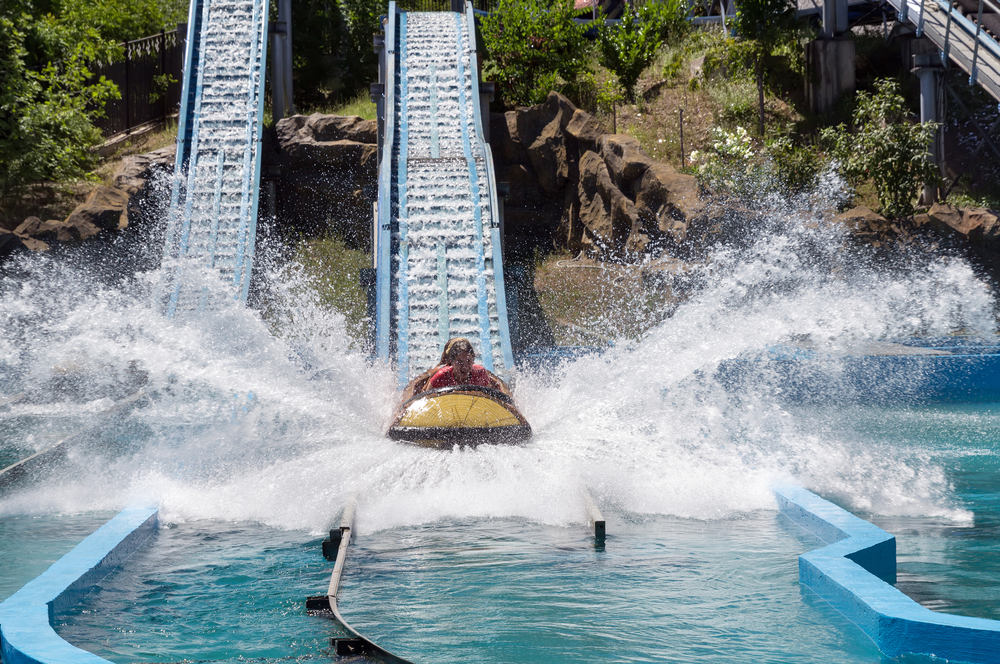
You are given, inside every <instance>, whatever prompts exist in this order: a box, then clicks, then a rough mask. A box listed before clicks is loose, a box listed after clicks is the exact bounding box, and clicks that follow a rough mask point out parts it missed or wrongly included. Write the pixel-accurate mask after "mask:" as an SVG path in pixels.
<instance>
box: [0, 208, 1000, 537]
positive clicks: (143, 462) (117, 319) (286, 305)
mask: <svg viewBox="0 0 1000 664" xmlns="http://www.w3.org/2000/svg"><path fill="white" fill-rule="evenodd" d="M17 268H18V269H17V270H9V272H10V274H12V275H13V274H14V273H17V275H18V276H17V277H15V276H8V277H6V278H5V279H4V281H3V283H2V291H3V297H4V302H5V306H4V307H3V310H2V314H0V330H2V335H0V380H2V385H0V389H2V391H3V393H4V394H14V393H17V392H27V393H28V394H29V398H28V399H27V400H26V401H24V402H21V403H20V404H16V405H14V406H11V407H10V412H9V413H8V414H7V415H5V416H4V417H6V418H8V420H9V421H13V420H12V419H11V418H20V419H19V420H17V421H18V422H19V423H20V424H19V425H14V426H15V428H16V427H17V426H20V427H21V430H22V433H23V435H20V438H19V440H20V441H21V442H20V443H18V444H19V445H20V446H22V447H25V448H27V449H28V451H32V450H33V449H35V448H38V447H41V446H43V445H44V444H46V443H47V442H48V441H50V440H51V437H49V438H46V437H45V434H44V426H42V425H41V424H39V423H40V422H43V421H45V420H46V419H47V418H48V419H51V418H52V416H54V415H60V416H62V417H70V418H72V417H76V418H78V420H79V423H80V424H81V425H82V424H84V423H85V422H86V421H87V420H86V418H87V416H88V415H87V414H88V413H93V412H95V411H97V410H100V409H101V408H102V407H106V406H108V405H110V403H111V402H112V398H111V396H110V390H111V387H112V385H113V384H114V383H115V382H116V381H121V380H122V377H123V376H127V375H128V374H129V371H130V370H135V368H136V367H141V371H143V372H146V373H147V374H148V384H147V388H146V389H147V391H148V392H149V393H150V395H151V396H152V402H153V403H152V404H151V405H150V406H149V407H147V408H144V409H141V410H138V411H135V412H134V413H133V414H132V415H131V416H130V418H129V419H128V420H127V422H126V423H124V424H122V425H119V426H118V427H112V428H111V431H109V434H108V435H109V436H111V437H112V438H113V440H111V441H110V444H109V445H108V446H105V448H102V449H100V450H97V449H95V450H94V451H93V452H91V453H88V455H82V454H81V455H78V456H77V457H74V458H72V459H71V460H70V461H69V463H70V464H71V466H70V469H69V472H64V473H63V474H62V475H60V478H61V479H60V482H59V484H58V486H53V485H51V484H49V485H45V486H39V487H37V488H32V489H26V490H23V491H21V492H19V493H15V494H13V495H11V496H8V497H6V498H4V499H3V500H2V501H0V513H7V514H11V513H48V512H76V511H83V510H102V509H114V508H118V507H120V506H122V505H124V504H126V503H128V502H130V501H132V500H136V499H144V500H152V501H156V502H158V503H159V504H160V505H161V508H162V510H163V513H164V516H165V517H166V518H167V519H168V520H178V521H183V520H186V519H196V518H212V519H223V520H253V521H258V522H261V523H264V524H269V525H273V526H279V527H284V528H299V529H308V530H310V531H312V532H320V531H321V530H323V529H324V528H325V527H327V526H328V525H329V523H330V519H331V516H332V515H334V514H335V513H336V511H337V509H338V508H339V506H340V505H341V504H342V503H343V501H344V499H345V497H346V496H347V495H348V493H350V492H357V493H358V496H359V499H360V503H361V506H362V508H361V510H360V514H361V518H360V522H359V528H360V529H361V531H362V532H365V531H369V532H370V531H374V530H378V529H383V528H389V527H393V526H399V525H413V524H418V523H426V522H429V521H433V520H436V519H439V518H442V517H457V518H463V517H524V518H528V519H532V520H537V521H539V522H542V523H547V524H566V523H571V522H575V521H578V520H579V518H580V515H579V513H578V510H579V507H578V502H577V490H578V488H579V487H580V486H581V485H587V486H589V487H590V488H591V489H592V490H593V491H595V492H596V493H597V494H598V495H600V496H601V499H602V500H603V501H605V502H606V503H607V504H609V505H613V506H614V507H615V508H616V509H620V510H623V511H626V512H634V513H653V514H665V515H676V516H684V517H693V518H699V519H714V518H725V517H728V516H732V515H734V514H739V513H743V512H748V511H753V510H759V509H771V508H773V506H774V502H773V498H772V495H771V492H770V489H771V488H773V487H774V486H776V485H778V484H784V483H789V482H798V483H802V484H804V485H805V486H807V487H812V488H815V489H817V490H820V491H824V492H827V493H828V494H830V495H833V496H837V497H840V498H843V499H844V500H845V501H846V502H847V503H848V504H849V505H850V506H854V507H857V508H860V509H865V510H868V511H871V512H875V513H886V514H927V515H945V516H948V517H949V518H954V519H963V518H968V513H967V512H966V511H965V510H963V509H961V506H960V505H959V504H958V503H957V502H956V501H955V499H954V498H953V497H952V494H951V491H950V486H949V481H948V479H947V476H946V474H945V473H944V471H943V470H942V468H941V467H940V465H939V464H937V463H936V462H935V460H934V459H933V458H932V456H929V455H928V454H927V453H926V452H925V451H921V450H913V449H907V448H906V447H905V446H899V447H895V448H892V447H891V446H890V447H889V448H887V447H886V444H885V443H879V444H878V445H874V446H873V445H872V444H871V441H870V440H869V439H867V438H866V436H865V434H864V432H863V431H859V430H857V428H856V427H854V426H852V425H851V423H850V421H849V418H848V419H846V420H845V418H844V417H843V416H842V412H841V411H838V412H841V414H840V415H837V414H835V413H833V412H831V411H825V410H823V409H819V408H814V409H803V408H796V407H790V406H783V405H779V404H776V403H774V402H773V401H772V400H769V399H767V398H766V395H765V394H760V395H758V394H754V393H738V394H733V393H731V392H727V391H726V390H725V389H724V388H723V387H722V386H721V385H720V384H719V383H718V382H717V381H716V379H715V377H714V375H715V371H716V369H717V368H718V367H719V364H720V363H721V362H723V361H725V360H727V359H732V358H735V357H738V356H741V355H743V354H747V353H758V352H760V351H761V350H762V349H764V348H766V347H768V346H769V345H773V344H778V343H783V342H787V341H788V340H789V339H795V338H810V339H812V340H814V341H816V342H818V343H821V344H825V345H827V346H830V347H836V346H837V345H838V344H843V343H846V342H849V341H852V340H858V339H871V338H884V337H888V338H892V337H900V336H907V335H912V334H929V335H942V334H947V333H950V332H952V331H954V330H956V329H963V330H965V331H967V332H972V333H975V334H983V335H987V334H992V333H993V331H994V320H993V314H992V307H993V301H992V295H991V293H990V292H989V290H988V289H987V288H986V286H985V285H984V284H983V283H982V282H980V281H979V280H978V279H977V278H976V276H975V274H974V272H973V270H972V268H971V267H970V266H969V265H968V264H967V263H965V262H964V261H962V260H959V259H957V258H948V259H937V260H930V259H926V260H922V259H920V258H919V257H914V258H910V259H909V260H908V261H907V262H906V263H905V264H903V263H900V262H897V263H896V264H895V265H892V266H890V267H885V266H880V265H879V264H878V263H877V261H876V260H875V259H874V257H873V255H872V254H871V253H870V252H869V251H867V250H865V249H862V248H858V247H851V246H850V245H849V244H848V242H847V241H846V238H845V237H844V236H843V235H842V233H841V231H839V230H838V229H837V228H836V227H835V226H833V225H831V224H829V223H826V222H824V220H823V219H822V218H821V217H820V216H817V215H811V214H808V213H802V212H790V211H788V210H781V211H772V212H770V213H768V214H767V215H761V217H760V218H759V219H758V220H757V221H756V222H754V223H752V224H748V225H747V226H746V227H745V228H743V229H741V232H740V237H739V238H738V242H733V243H731V245H729V246H721V247H719V248H717V249H716V251H715V252H714V253H713V254H712V256H711V260H710V261H708V262H706V263H705V264H704V265H703V266H702V267H701V268H700V269H701V270H702V273H703V274H702V283H703V287H702V288H701V289H700V290H699V291H698V292H697V293H696V294H695V295H694V296H692V297H691V298H690V299H689V300H688V301H686V302H684V303H682V304H681V305H680V307H679V308H678V309H677V311H676V313H674V315H673V316H672V317H671V318H669V319H667V320H665V321H664V322H663V323H661V324H660V325H659V326H658V327H656V328H655V329H654V330H652V332H651V333H649V334H648V335H647V337H646V338H645V339H643V340H642V341H640V342H638V343H634V344H629V345H624V346H618V347H616V348H613V349H611V350H609V351H607V352H606V353H605V354H603V355H601V356H595V357H590V358H584V359H581V360H579V361H577V362H575V363H574V364H572V365H569V366H565V367H563V368H562V369H561V370H560V371H559V373H558V375H557V376H555V377H553V376H551V375H532V374H522V375H520V376H518V377H517V398H518V401H519V403H520V404H521V406H522V409H523V411H524V413H525V415H526V416H527V417H528V419H529V421H531V422H532V425H533V428H534V431H535V436H534V438H533V439H532V441H531V442H529V443H528V444H527V445H524V446H522V447H484V448H480V449H478V450H475V451H469V450H460V451H453V452H448V453H445V452H439V451H428V450H424V449H418V448H413V447H408V446H405V445H401V444H397V443H393V442H390V441H388V440H386V439H385V438H383V430H384V428H385V426H386V425H387V422H388V419H389V417H390V415H391V411H392V408H393V405H394V400H395V393H394V389H393V382H394V381H393V379H392V375H391V373H390V372H389V371H388V370H387V369H386V368H384V367H381V366H370V365H368V364H367V363H366V361H365V358H363V357H362V356H361V354H360V353H358V352H357V351H355V350H353V349H352V347H351V344H350V342H349V340H348V337H347V334H346V329H345V325H344V320H343V318H342V317H341V316H340V315H338V314H335V313H331V312H328V311H324V310H322V309H321V308H319V307H317V306H316V305H315V303H314V302H312V301H311V299H310V297H309V291H308V289H307V288H304V286H305V285H307V284H305V283H304V278H303V277H302V276H301V274H299V273H296V272H295V271H294V270H289V269H287V268H285V269H283V270H282V271H281V275H282V276H281V278H278V270H277V268H275V270H274V271H273V272H272V274H271V277H272V279H271V280H270V282H269V284H270V285H269V289H270V291H269V301H270V305H271V314H270V316H269V321H270V322H269V323H265V322H264V321H263V320H262V319H261V317H260V315H259V314H258V313H257V312H256V311H253V310H248V309H242V308H239V307H236V306H233V307H230V308H227V309H224V310H221V311H218V312H215V313H212V314H206V316H205V317H203V318H202V319H200V320H197V321H172V320H166V319H164V318H163V317H162V316H161V315H160V314H159V313H158V312H157V311H155V310H153V309H152V308H151V307H150V306H148V304H147V303H148V302H149V301H150V296H149V294H150V291H151V284H152V283H153V282H154V281H155V279H156V275H155V274H148V275H144V274H140V275H138V276H137V277H136V278H135V279H132V280H121V281H119V282H117V283H115V284H114V285H108V284H107V283H105V282H104V281H102V280H100V279H98V278H96V277H95V276H94V275H93V274H91V273H90V272H88V270H87V269H81V268H78V267H77V268H74V267H70V266H68V265H66V264H61V263H59V262H58V261H55V260H52V259H48V258H45V257H40V258H36V257H31V258H25V259H21V261H20V263H19V264H18V266H17ZM296 275H298V276H296ZM56 285H58V286H56ZM54 367H55V368H56V373H58V372H59V371H63V372H64V373H75V374H78V376H77V381H78V383H79V384H78V385H77V386H76V391H75V393H74V394H75V395H76V403H72V404H68V403H67V402H66V401H65V399H64V398H62V397H65V389H64V388H65V385H64V383H65V381H63V384H60V383H59V381H58V380H55V379H54V378H53V376H54V375H55V374H54V373H53V372H54V369H53V368H54ZM60 389H62V390H63V391H62V392H60ZM32 418H34V419H32ZM32 422H34V423H35V424H32ZM36 429H37V430H36Z"/></svg>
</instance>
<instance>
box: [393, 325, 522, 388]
mask: <svg viewBox="0 0 1000 664" xmlns="http://www.w3.org/2000/svg"><path fill="white" fill-rule="evenodd" d="M475 359H476V351H475V349H474V348H473V347H472V344H471V343H469V340H468V339H465V338H464V337H456V338H454V339H451V340H449V341H448V343H447V344H445V347H444V352H443V353H441V362H440V364H438V365H437V366H436V367H434V368H433V369H431V370H430V371H427V372H425V373H424V374H423V375H422V376H419V377H418V378H417V379H416V380H414V381H413V383H411V387H412V389H413V392H412V393H419V392H424V391H427V390H434V389H437V388H439V387H451V386H453V385H478V386H481V387H492V388H496V389H498V390H500V391H502V392H504V393H509V392H510V390H509V389H508V388H507V386H506V385H504V383H503V381H501V380H500V379H499V378H497V377H496V376H494V375H493V374H492V373H490V372H489V371H488V370H487V369H486V368H485V367H483V366H480V365H478V364H475ZM426 376H429V377H426ZM424 381H426V382H424Z"/></svg>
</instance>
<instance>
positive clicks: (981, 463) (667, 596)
mask: <svg viewBox="0 0 1000 664" xmlns="http://www.w3.org/2000/svg"><path fill="white" fill-rule="evenodd" d="M795 417H796V418H797V420H798V421H799V422H800V423H801V424H802V425H803V426H804V427H806V428H809V429H810V430H812V431H813V432H814V435H816V436H817V437H818V438H822V437H824V436H829V435H833V433H834V432H837V433H838V435H841V434H844V433H847V432H850V433H851V434H852V436H854V437H855V439H856V440H857V441H859V442H860V443H861V445H862V446H863V447H864V448H867V449H868V450H869V451H871V452H872V453H874V454H878V455H883V454H884V455H890V456H891V455H893V454H899V453H900V452H903V451H905V453H906V455H907V456H906V457H905V463H903V464H901V465H900V466H897V467H896V471H897V472H898V473H901V474H904V475H905V474H909V475H910V476H911V478H912V477H917V476H918V475H919V470H920V468H919V467H918V466H916V465H915V464H918V463H919V464H924V465H925V466H926V467H937V468H938V469H939V470H940V471H941V472H942V473H943V475H944V481H945V482H946V483H947V484H949V485H950V486H951V487H952V489H951V491H952V495H951V498H950V500H949V501H948V506H947V509H943V510H940V514H938V515H937V516H929V515H927V514H919V513H914V514H903V513H900V514H896V515H879V514H877V513H873V512H871V511H870V510H868V511H866V510H865V509H864V507H863V506H862V505H859V504H854V505H852V509H854V510H855V511H856V512H857V513H859V514H860V515H862V516H864V517H866V518H870V519H871V520H872V521H874V522H875V523H877V524H878V525H880V526H881V527H883V528H885V529H887V530H888V531H890V532H892V533H894V534H896V535H897V539H898V548H899V572H900V574H899V582H898V584H897V585H898V587H900V588H901V589H902V590H903V591H904V592H907V593H908V594H910V595H911V596H912V597H914V598H915V599H917V600H918V601H919V602H921V603H922V604H923V605H925V606H927V607H929V608H932V609H935V610H942V611H947V612H953V613H958V614H961V615H972V616H979V617H985V618H994V619H996V618H998V617H1000V616H998V609H997V602H996V600H997V598H998V597H1000V581H998V579H1000V575H998V574H997V572H998V571H1000V538H998V537H997V534H998V532H997V530H998V523H1000V515H998V511H997V507H998V505H1000V502H998V497H1000V482H998V480H997V477H998V475H997V472H996V471H997V470H998V466H1000V450H998V448H997V445H996V443H993V442H991V441H992V440H995V436H994V433H995V432H996V431H997V428H998V427H1000V409H998V407H997V406H996V405H991V404H984V405H976V406H947V407H922V408H919V409H905V408H897V409H886V408H878V409H875V408H871V409H866V408H860V407H852V408H848V409H843V408H838V409H822V408H813V409H809V410H802V411H801V412H796V413H795ZM231 426H234V427H237V426H238V425H237V424H235V423H234V424H232V425H231ZM419 452H420V454H421V455H426V456H427V458H429V459H431V460H433V461H440V460H441V459H442V458H443V457H446V456H452V457H455V456H457V457H462V458H464V459H466V460H472V459H475V457H477V456H479V455H478V453H477V452H472V451H462V452H457V453H448V455H442V454H440V453H438V452H435V451H430V450H420V451H419ZM859 472H862V473H864V472H866V471H865V470H863V469H859ZM848 479H849V478H846V477H840V478H835V479H834V480H832V481H831V482H830V484H829V486H827V487H826V488H827V491H826V492H825V495H827V496H828V497H830V498H832V499H834V500H837V501H838V502H841V503H842V504H845V503H851V500H852V499H850V498H849V497H844V496H838V490H837V488H836V486H835V484H836V482H837V481H839V482H844V481H845V480H848ZM596 497H597V499H598V502H600V503H601V504H602V505H603V506H605V512H606V516H607V518H608V532H609V536H608V538H607V540H606V542H605V545H604V546H603V547H602V546H598V545H595V542H594V540H593V538H592V537H590V536H589V533H588V532H587V529H586V527H585V525H584V523H583V522H582V520H579V521H577V522H573V523H567V524H546V523H542V522H539V521H537V520H532V519H526V518H514V519H512V518H509V517H497V518H482V517H476V518H469V517H464V518H456V517H440V518H435V519H431V520H427V521H422V522H419V520H417V521H415V522H413V523H410V524H407V525H405V526H404V525H397V526H389V527H384V528H383V527H379V528H376V529H374V530H372V529H371V528H369V527H366V521H367V520H368V519H366V515H370V514H371V512H372V508H374V507H375V505H366V499H365V498H364V497H362V500H361V505H360V508H359V524H358V525H359V531H360V534H359V535H358V536H357V537H356V538H355V540H354V541H353V543H352V547H351V552H350V557H349V562H348V566H347V570H346V573H345V577H344V586H343V587H344V590H343V591H342V599H341V609H342V612H343V614H344V616H345V617H346V618H347V620H348V621H349V622H351V624H352V625H353V626H354V627H355V628H357V629H359V630H360V631H361V632H362V633H364V634H366V635H367V636H369V637H371V638H373V639H374V640H376V642H378V643H380V644H381V645H383V646H384V647H387V648H389V649H390V650H392V651H393V652H396V653H397V654H400V655H402V656H404V657H407V658H411V659H413V660H415V661H435V662H437V661H441V662H542V661H594V660H599V661H614V662H639V661H657V662H689V661H693V660H696V659H697V660H698V661H712V662H757V661H769V662H815V661H823V662H858V663H861V662H879V661H881V657H880V655H879V653H878V652H877V650H876V649H875V648H874V646H873V645H872V644H871V642H870V641H868V639H867V638H865V637H864V636H863V635H862V634H861V632H860V630H858V629H857V628H856V627H854V626H853V625H852V624H850V623H849V622H847V621H846V620H845V619H844V618H843V617H842V616H841V615H840V614H838V613H837V612H836V611H834V610H833V609H831V608H830V607H829V606H828V605H827V604H826V603H825V602H823V601H822V600H819V599H818V598H817V597H816V596H815V595H813V594H812V593H811V592H809V591H808V590H805V589H803V588H802V587H801V586H799V584H798V577H797V574H798V571H797V561H796V556H797V555H799V554H800V553H802V552H804V551H808V550H810V549H812V548H815V547H817V546H821V545H822V543H821V542H819V540H817V539H816V538H814V537H812V536H811V535H809V534H807V533H805V532H804V531H802V530H801V529H799V528H798V527H797V526H795V525H793V524H791V523H790V522H788V521H787V520H786V519H785V518H784V517H782V516H780V515H778V514H777V513H776V512H774V511H773V510H769V509H758V510H751V511H748V512H742V513H738V512H737V513H730V514H728V515H726V516H724V517H722V518H680V517H677V516H671V515H666V514H651V513H636V512H632V511H628V510H623V509H621V505H620V499H619V498H617V497H616V496H615V495H614V494H613V493H597V494H596ZM872 497H873V498H874V499H875V500H878V499H879V497H878V495H877V494H872ZM883 499H884V497H883ZM368 500H371V498H369V499H368ZM853 500H854V501H855V503H857V498H854V499H853ZM376 502H377V501H376ZM906 505H907V503H905V502H903V503H901V504H897V506H896V507H897V511H899V512H905V511H906ZM923 511H932V510H926V509H925V510H923ZM110 515H111V513H108V512H101V513H96V514H82V515H76V516H73V515H54V514H53V515H37V516H30V515H17V514H7V515H5V516H3V517H2V518H0V555H2V556H3V559H4V560H16V561H17V563H16V566H17V571H16V572H14V573H13V574H12V573H11V572H10V571H9V570H8V569H7V566H6V565H5V572H4V574H3V575H2V578H0V597H4V596H7V595H9V594H10V593H11V592H13V591H14V590H16V588H17V587H19V585H20V584H21V583H23V582H25V581H27V580H29V579H30V578H33V577H34V576H35V575H37V574H38V573H40V572H41V571H43V570H44V569H45V567H46V566H47V565H48V564H50V563H51V562H53V561H54V560H56V559H57V558H58V557H59V556H60V555H62V553H64V552H66V551H68V549H69V548H71V546H72V545H73V544H74V543H75V542H76V541H79V539H81V538H82V537H83V536H85V535H86V534H87V533H89V532H91V531H92V530H93V529H96V528H97V527H98V526H99V525H100V524H101V523H103V522H104V521H105V520H106V519H107V518H109V517H110ZM335 517H336V514H333V515H332V516H331V519H330V521H331V522H332V521H333V520H335ZM320 539H321V536H318V535H316V534H313V533H310V532H309V531H308V530H301V529H295V528H291V529H289V528H280V527H275V526H267V525H264V524H261V523H252V522H246V521H240V520H235V521H232V520H225V519H223V520H220V519H212V520H204V519H194V520H188V519H183V518H181V519H177V518H175V519H173V520H171V519H170V516H169V514H168V515H167V524H166V525H165V527H163V528H161V530H160V531H159V532H158V533H157V534H156V535H155V536H154V537H153V539H151V540H150V541H149V543H148V544H147V545H145V546H144V547H143V549H141V550H140V552H139V553H137V554H136V555H135V556H133V558H132V559H130V560H129V562H128V563H127V564H126V566H125V567H124V568H123V569H122V570H121V571H120V572H119V573H118V574H116V575H114V576H112V577H109V578H108V579H106V580H105V581H104V582H102V584H101V585H100V588H99V592H97V593H95V594H93V595H91V596H90V597H89V598H88V599H87V600H86V601H85V602H83V603H82V604H81V605H79V607H78V608H77V610H75V611H73V612H70V613H68V614H65V615H63V616H60V617H59V619H58V622H57V631H58V633H59V634H60V635H62V636H63V637H64V638H66V639H67V640H69V641H70V642H72V643H74V644H76V645H78V646H80V647H84V648H85V649H87V650H90V651H92V652H94V653H96V654H98V655H100V656H102V657H105V658H108V659H110V660H111V661H114V662H121V663H125V662H132V661H149V662H175V661H179V660H192V661H219V662H228V661H232V662H236V661H245V660H249V659H252V660H254V661H262V662H277V661H311V660H313V659H314V658H315V657H317V656H328V655H330V653H331V649H330V647H329V638H330V637H331V636H337V635H340V632H338V630H337V628H336V627H335V625H334V624H333V623H332V622H331V621H330V620H329V619H327V618H323V617H319V616H309V615H307V614H306V612H305V610H304V599H305V597H306V596H308V595H311V594H321V593H322V592H323V591H324V589H325V587H326V584H327V582H328V575H329V572H330V568H331V564H330V563H329V562H327V561H325V560H324V559H323V558H322V556H321V555H320Z"/></svg>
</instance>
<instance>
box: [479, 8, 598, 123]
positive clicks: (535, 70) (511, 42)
mask: <svg viewBox="0 0 1000 664" xmlns="http://www.w3.org/2000/svg"><path fill="white" fill-rule="evenodd" d="M575 14H576V11H575V10H574V9H573V1H572V0H551V2H549V1H547V0H500V4H499V5H498V6H497V8H496V10H495V11H493V13H492V14H490V15H489V16H486V17H484V18H483V19H482V21H481V24H480V25H481V29H482V36H483V42H484V43H485V45H486V49H487V51H488V52H489V58H488V59H487V60H486V61H485V62H484V63H483V78H484V79H486V80H493V81H494V82H495V83H496V88H497V92H498V94H499V96H500V99H501V100H502V103H503V105H504V106H506V107H507V108H513V107H515V106H527V105H530V104H536V103H539V102H541V101H544V99H545V97H546V96H547V95H548V93H549V91H551V90H557V91H563V90H564V89H565V88H567V87H570V86H572V85H573V84H575V83H576V81H577V79H578V78H579V77H580V76H581V75H583V74H584V73H586V72H589V71H590V64H589V59H588V57H587V53H588V50H589V44H588V42H587V40H586V39H585V38H584V36H583V35H584V32H585V30H586V28H585V26H583V25H578V24H576V23H575V22H574V21H573V16H574V15H575Z"/></svg>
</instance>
